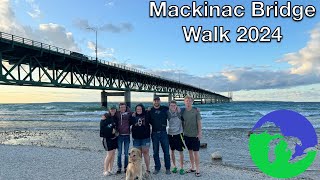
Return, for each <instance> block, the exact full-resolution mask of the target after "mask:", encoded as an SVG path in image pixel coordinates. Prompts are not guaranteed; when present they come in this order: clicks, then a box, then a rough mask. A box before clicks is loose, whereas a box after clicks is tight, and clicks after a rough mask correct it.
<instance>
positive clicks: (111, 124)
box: [100, 107, 118, 176]
mask: <svg viewBox="0 0 320 180" xmlns="http://www.w3.org/2000/svg"><path fill="white" fill-rule="evenodd" d="M115 113H116V108H115V107H112V108H110V110H109V113H106V114H104V115H103V116H102V119H101V121H100V137H102V144H103V147H104V149H105V150H106V151H107V156H106V158H105V160H104V168H103V175H104V176H109V175H111V174H112V167H113V162H114V157H115V151H116V149H117V148H118V139H117V135H116V134H117V133H116V128H117V127H116V116H115Z"/></svg>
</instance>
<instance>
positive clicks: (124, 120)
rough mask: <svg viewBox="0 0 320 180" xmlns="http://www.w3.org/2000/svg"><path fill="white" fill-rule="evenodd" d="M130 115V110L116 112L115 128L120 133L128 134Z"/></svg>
mask: <svg viewBox="0 0 320 180" xmlns="http://www.w3.org/2000/svg"><path fill="white" fill-rule="evenodd" d="M131 116H132V113H131V112H124V113H121V112H120V111H117V112H116V117H117V122H116V124H117V128H118V131H119V134H120V135H130V122H129V121H130V118H131Z"/></svg>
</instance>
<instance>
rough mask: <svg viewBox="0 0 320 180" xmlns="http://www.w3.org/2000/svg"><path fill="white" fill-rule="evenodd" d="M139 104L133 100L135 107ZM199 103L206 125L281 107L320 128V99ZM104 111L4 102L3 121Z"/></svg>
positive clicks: (239, 122) (222, 125) (225, 125)
mask: <svg viewBox="0 0 320 180" xmlns="http://www.w3.org/2000/svg"><path fill="white" fill-rule="evenodd" d="M109 104H110V106H111V105H117V103H109ZM135 105H136V103H133V104H132V106H133V107H134V106H135ZM144 105H145V106H146V107H148V106H151V105H152V104H151V103H144ZM195 106H196V107H198V108H200V110H201V116H202V119H203V121H202V123H203V128H204V129H248V128H252V127H253V125H254V124H255V123H256V122H257V121H258V120H259V119H260V118H261V117H262V116H263V115H266V114H267V113H269V112H271V111H274V110H278V109H289V110H294V111H297V112H299V113H301V114H302V115H304V116H305V117H307V118H308V119H309V120H310V121H311V123H312V124H313V126H314V127H315V128H320V103H295V102H233V103H226V104H207V105H195ZM104 112H105V109H104V108H102V107H100V103H41V104H0V121H64V122H79V121H81V122H91V121H100V115H102V114H103V113H104Z"/></svg>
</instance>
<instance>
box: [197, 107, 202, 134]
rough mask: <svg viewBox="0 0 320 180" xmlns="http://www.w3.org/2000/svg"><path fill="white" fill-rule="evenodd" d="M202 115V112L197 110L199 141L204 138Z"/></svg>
mask: <svg viewBox="0 0 320 180" xmlns="http://www.w3.org/2000/svg"><path fill="white" fill-rule="evenodd" d="M201 121H202V120H201V115H200V112H199V111H198V110H197V125H198V135H197V137H198V139H199V140H200V139H201V138H202V123H201Z"/></svg>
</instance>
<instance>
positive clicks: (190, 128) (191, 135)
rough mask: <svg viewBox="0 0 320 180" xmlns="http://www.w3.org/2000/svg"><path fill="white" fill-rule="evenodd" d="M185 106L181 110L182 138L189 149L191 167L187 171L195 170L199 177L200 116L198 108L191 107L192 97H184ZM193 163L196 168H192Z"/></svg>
mask: <svg viewBox="0 0 320 180" xmlns="http://www.w3.org/2000/svg"><path fill="white" fill-rule="evenodd" d="M184 103H185V106H186V108H185V109H184V110H183V111H181V114H182V118H183V132H184V140H185V143H186V146H187V148H188V151H189V157H190V163H191V167H190V169H189V170H187V173H190V172H195V175H196V177H200V176H201V175H200V169H199V165H200V155H199V149H200V139H201V137H202V125H201V116H200V112H199V110H197V109H196V108H193V107H192V104H193V98H192V97H190V96H186V97H185V98H184ZM194 165H195V166H196V169H194Z"/></svg>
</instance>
